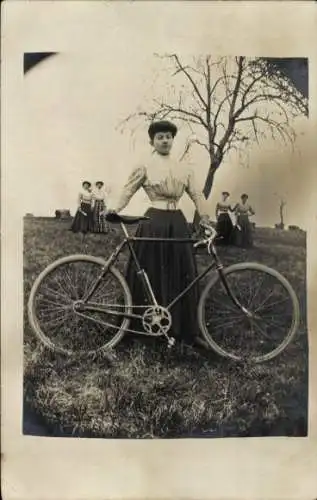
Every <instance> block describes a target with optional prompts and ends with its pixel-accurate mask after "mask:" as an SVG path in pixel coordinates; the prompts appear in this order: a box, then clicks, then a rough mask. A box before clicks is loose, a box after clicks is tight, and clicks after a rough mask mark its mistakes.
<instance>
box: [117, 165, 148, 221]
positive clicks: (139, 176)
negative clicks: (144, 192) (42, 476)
mask: <svg viewBox="0 0 317 500" xmlns="http://www.w3.org/2000/svg"><path fill="white" fill-rule="evenodd" d="M145 178H146V170H145V167H143V166H139V167H136V168H135V169H134V170H133V171H132V173H131V174H130V176H129V178H128V180H127V182H126V184H125V185H124V187H123V189H122V192H121V195H120V197H119V200H118V203H117V205H116V207H115V209H114V210H115V211H116V212H120V211H121V210H123V209H124V208H125V207H126V206H127V205H128V203H129V201H130V200H131V198H132V196H133V195H134V194H135V193H136V192H137V191H138V190H139V189H140V187H142V185H143V183H144V181H145Z"/></svg>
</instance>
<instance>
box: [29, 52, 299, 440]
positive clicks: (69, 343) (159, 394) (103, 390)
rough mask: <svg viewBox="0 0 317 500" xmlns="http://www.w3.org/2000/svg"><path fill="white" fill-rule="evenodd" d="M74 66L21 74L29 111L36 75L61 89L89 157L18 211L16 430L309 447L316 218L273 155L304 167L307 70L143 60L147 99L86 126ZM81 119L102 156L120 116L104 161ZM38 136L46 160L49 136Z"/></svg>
mask: <svg viewBox="0 0 317 500" xmlns="http://www.w3.org/2000/svg"><path fill="white" fill-rule="evenodd" d="M89 57H90V55H89ZM80 58H81V65H82V66H85V64H86V62H87V60H88V56H87V55H86V54H82V55H77V56H76V58H75V60H72V59H71V57H68V58H67V61H65V59H64V60H63V54H62V53H61V54H55V55H54V57H49V58H48V59H47V61H44V62H43V60H42V62H40V63H38V64H35V65H34V66H33V67H32V68H31V69H30V66H28V71H27V72H26V73H25V75H24V84H25V88H26V92H25V113H26V116H31V115H28V113H29V114H32V112H34V110H35V108H37V111H38V109H40V114H41V109H43V110H44V109H46V110H49V109H50V107H51V106H53V105H54V93H53V94H52V96H51V97H50V98H47V99H48V100H47V101H45V98H43V96H42V98H41V99H42V100H41V102H39V101H38V97H37V94H36V81H37V76H36V75H37V74H38V75H39V76H38V78H42V79H44V80H45V72H51V75H50V76H51V77H52V76H54V75H55V78H57V79H58V82H59V92H60V94H59V95H58V97H59V99H60V101H61V102H62V101H63V100H64V102H67V105H68V109H67V112H66V111H63V109H62V108H61V110H60V111H59V113H60V116H61V117H63V124H64V125H63V127H64V129H65V130H66V131H67V133H68V134H69V136H70V137H71V136H72V134H74V139H73V141H74V143H76V148H79V151H81V153H82V155H81V153H77V152H76V156H77V155H78V156H77V161H78V164H76V165H74V167H72V168H69V170H68V171H67V172H66V173H65V180H64V187H63V189H62V193H61V191H58V192H57V191H55V192H54V189H53V188H50V190H49V192H50V196H49V199H47V198H44V197H42V203H40V202H39V200H38V199H34V198H33V197H31V198H30V201H27V202H25V211H24V213H25V214H27V215H26V216H25V218H24V306H25V315H24V411H23V433H24V434H25V435H35V436H55V437H56V436H58V437H90V438H107V439H111V438H143V439H144V438H147V439H153V438H185V437H186V438H189V437H191V438H194V437H199V438H221V437H264V436H290V437H304V436H306V435H307V406H308V375H307V374H308V340H307V322H306V229H307V225H306V224H307V222H306V221H305V220H302V219H301V217H300V216H298V213H297V211H296V209H294V207H293V201H292V200H294V196H295V195H296V193H295V190H296V182H295V180H294V179H297V177H296V176H297V175H298V174H297V173H296V172H294V171H292V170H291V169H289V171H288V172H287V175H286V176H285V177H284V178H283V179H279V173H278V172H279V169H280V166H279V164H278V162H279V159H278V158H279V155H278V151H281V150H282V151H283V152H285V154H287V155H289V157H290V158H293V160H292V161H294V158H296V161H300V147H301V141H303V133H304V132H303V131H304V130H305V127H306V122H307V120H308V60H307V59H304V58H302V59H290V60H289V61H285V60H283V59H280V60H279V59H276V58H275V59H270V58H264V57H253V58H249V57H244V56H236V57H233V56H221V57H217V56H215V55H212V54H203V55H197V56H186V55H182V54H149V55H148V54H147V55H146V61H147V62H146V65H145V66H144V72H145V73H144V74H142V73H136V74H133V78H132V77H131V76H130V81H129V87H130V90H125V92H131V97H132V96H133V95H134V96H135V97H136V96H137V97H138V98H139V100H140V102H137V101H136V100H134V99H132V98H131V100H128V102H125V105H124V106H121V107H120V106H119V105H118V106H117V108H118V109H116V106H113V107H111V105H110V104H109V103H108V102H106V103H104V104H103V105H102V106H101V107H100V109H99V110H98V109H97V108H98V107H97V108H96V107H95V105H94V106H93V111H94V113H91V110H90V107H89V104H87V103H84V104H83V103H82V102H81V101H80V99H79V97H80V92H81V91H80V88H81V85H82V86H83V87H84V83H82V84H81V83H80V74H76V78H78V88H77V90H76V92H77V95H76V96H73V97H72V98H70V96H69V94H68V92H69V90H68V87H67V86H66V82H67V81H69V78H70V75H72V72H75V71H78V65H79V62H80ZM38 60H39V58H38ZM98 64H99V61H95V63H93V61H92V60H91V57H90V71H91V72H92V73H93V71H94V70H95V71H97V68H98ZM61 66H62V68H61ZM141 66H142V64H141V62H140V67H141ZM294 67H295V68H297V72H298V74H300V75H301V78H300V84H299V85H298V79H297V78H295V80H294ZM113 71H115V70H114V69H113ZM120 71H121V72H122V69H121V70H120ZM292 72H293V73H292ZM295 74H296V71H295ZM302 75H304V77H303V76H302ZM121 77H122V78H124V74H123V76H122V75H121ZM73 78H74V75H73ZM92 80H93V78H92ZM63 82H64V83H65V87H63ZM140 87H141V89H140ZM131 89H132V90H131ZM133 89H134V90H133ZM96 92H100V90H98V86H96ZM133 92H134V94H133ZM55 98H56V97H55ZM119 101H120V89H119V90H118V102H119ZM107 103H108V104H109V107H107V105H108V104H107ZM41 107H42V108H41ZM77 112H78V115H76V113H77ZM63 113H64V114H63ZM72 113H74V114H75V115H76V119H77V120H78V117H79V116H80V114H81V113H82V114H83V116H84V117H85V120H86V121H85V120H84V121H83V123H82V124H79V125H78V127H79V130H80V128H81V126H82V127H83V128H84V129H85V130H86V131H87V134H88V135H89V134H91V135H89V137H90V138H91V141H92V144H94V145H96V144H97V143H98V144H99V145H101V144H102V141H100V140H99V142H98V139H96V133H97V132H96V131H98V128H95V125H94V124H95V123H99V122H100V123H103V120H104V118H103V115H107V114H108V115H110V118H109V124H110V126H109V129H106V130H103V134H104V135H105V138H106V146H105V145H103V146H102V147H100V146H99V147H100V151H99V155H100V159H99V162H100V163H99V165H98V159H97V166H94V165H91V164H90V163H89V159H90V158H89V154H90V153H89V152H88V153H87V150H85V149H84V145H83V146H82V150H81V149H80V148H81V146H80V143H79V142H78V138H79V137H80V133H79V132H78V131H77V129H76V130H73V129H72V128H71V127H68V126H67V120H68V116H70V117H71V116H72ZM69 119H71V118H69ZM33 123H34V124H33V127H34V128H33V130H32V124H31V126H30V128H31V130H30V131H29V132H27V134H29V136H28V137H29V139H30V140H32V138H31V134H32V133H36V134H37V139H38V141H39V142H38V149H39V151H40V150H42V147H41V144H42V145H44V144H45V143H46V142H45V141H48V140H49V137H50V133H51V131H50V129H49V128H48V131H46V130H45V127H44V129H43V128H42V130H41V131H40V130H39V129H38V128H37V126H36V125H35V121H34V122H33ZM77 123H78V122H77ZM89 127H92V128H93V130H94V131H93V133H92V132H91V131H89ZM81 133H82V132H81ZM83 134H84V135H83V137H84V136H85V132H83ZM57 139H59V140H60V144H62V143H63V140H64V139H63V137H62V136H60V137H58V136H57ZM41 141H42V143H41ZM70 142H71V140H70ZM65 144H66V143H65ZM83 144H85V145H86V146H87V145H88V141H87V137H86V138H85V140H84V142H83ZM62 147H63V148H64V151H65V152H66V153H67V154H68V155H69V158H71V154H73V153H72V148H73V147H74V146H72V144H69V142H67V145H66V146H65V145H63V146H62ZM124 148H126V149H125V150H124ZM48 150H49V148H48ZM259 151H261V152H262V153H263V157H264V161H263V164H262V165H261V166H260V165H257V164H256V157H257V155H258V153H259ZM272 151H273V155H272ZM101 153H104V154H105V160H103V159H102V160H101V157H102V154H101ZM121 154H122V157H121V158H120V156H121ZM85 155H87V156H86V159H85V162H84V161H82V160H81V159H80V157H81V156H85ZM266 156H267V159H265V157H266ZM274 157H275V159H274V161H275V162H276V164H274V166H273V167H272V164H271V162H272V158H274ZM91 158H92V157H91ZM130 158H131V161H130ZM47 159H48V158H47ZM87 160H88V161H87ZM48 161H49V159H48ZM103 161H104V162H105V163H106V162H108V167H107V169H105V170H104V171H102V170H101V165H102V164H103ZM116 161H117V162H118V165H120V164H122V167H119V166H118V172H116V175H114V172H115V171H116V168H117V164H116ZM61 164H63V161H62V162H61ZM260 167H261V168H260ZM120 168H121V170H120ZM61 171H62V170H61V169H60V172H61ZM41 175H42V178H43V179H45V173H43V174H41ZM100 179H101V180H100ZM97 184H99V186H100V189H101V190H102V196H101V194H100V193H99V191H98V190H97ZM31 189H33V187H31ZM78 193H79V194H78ZM143 195H144V196H143ZM142 196H143V198H142ZM76 199H77V204H76ZM55 200H56V204H55V205H54V203H55ZM57 200H58V201H57ZM61 200H62V201H63V203H64V206H63V207H61V205H60V203H61ZM57 202H58V203H59V205H57ZM54 214H55V217H54ZM57 214H59V216H58V217H57ZM61 214H64V216H63V217H62V216H61Z"/></svg>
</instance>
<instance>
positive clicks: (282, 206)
mask: <svg viewBox="0 0 317 500" xmlns="http://www.w3.org/2000/svg"><path fill="white" fill-rule="evenodd" d="M285 205H286V201H285V200H280V206H279V210H280V228H281V229H284V227H285V224H284V209H285Z"/></svg>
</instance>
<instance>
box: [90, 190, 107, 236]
mask: <svg viewBox="0 0 317 500" xmlns="http://www.w3.org/2000/svg"><path fill="white" fill-rule="evenodd" d="M92 199H93V210H92V231H93V232H94V233H107V232H108V230H109V227H108V222H107V221H106V192H105V190H104V183H103V182H102V181H97V182H96V183H95V189H94V191H93V195H92Z"/></svg>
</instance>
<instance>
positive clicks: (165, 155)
mask: <svg viewBox="0 0 317 500" xmlns="http://www.w3.org/2000/svg"><path fill="white" fill-rule="evenodd" d="M176 134H177V127H176V126H175V125H174V124H173V123H171V122H169V121H158V122H153V123H152V124H151V125H150V127H149V129H148V135H149V138H150V144H151V146H152V148H153V154H152V155H151V156H150V155H149V158H148V159H147V160H145V161H144V162H140V163H139V165H138V166H137V167H136V168H135V169H134V170H133V172H132V173H131V175H130V177H129V179H128V181H127V183H126V184H125V186H124V188H123V192H122V194H121V197H120V199H119V201H118V204H117V206H116V207H115V208H114V210H109V211H110V212H121V210H123V209H124V208H125V207H126V206H127V204H128V203H129V201H130V200H131V198H132V196H133V195H134V194H135V193H136V192H137V191H138V190H139V189H140V188H143V189H144V191H145V192H146V194H147V195H148V197H149V200H150V203H151V207H150V208H149V209H148V210H147V212H146V214H145V215H146V216H148V217H149V220H145V221H141V222H140V224H139V227H138V229H137V232H136V236H138V237H145V238H146V237H148V238H149V237H152V238H154V237H156V238H168V239H169V238H170V239H171V241H170V242H156V243H154V242H146V241H136V242H135V243H134V251H135V253H136V255H137V258H138V260H139V262H140V265H141V267H142V268H143V269H144V270H145V271H146V273H147V274H148V277H149V280H150V282H151V284H152V286H153V289H154V293H155V295H156V298H157V301H158V303H159V304H162V305H163V306H166V305H167V304H168V303H169V302H170V301H172V300H173V299H174V298H175V297H176V296H177V295H178V294H179V293H180V292H182V291H183V290H184V289H185V288H186V287H187V285H188V284H189V283H190V282H191V281H192V280H193V279H194V278H195V277H196V275H197V267H196V261H195V255H194V251H193V245H192V243H177V242H173V238H186V239H187V238H190V237H191V235H190V231H189V225H188V223H187V220H186V219H185V217H184V214H183V212H182V211H181V210H180V209H179V201H180V199H181V198H182V196H183V194H184V193H185V192H187V194H188V195H189V196H190V198H191V199H192V201H193V203H194V205H195V207H196V209H197V211H198V213H199V215H200V217H201V219H202V220H204V221H206V223H209V222H210V221H209V217H208V215H207V214H208V209H207V206H206V203H205V198H204V196H203V193H202V192H201V191H200V190H199V189H198V188H197V187H196V183H195V176H194V171H193V170H192V168H190V166H189V165H185V164H184V163H180V162H179V161H178V160H176V159H173V157H171V155H170V152H171V149H172V146H173V143H174V138H175V136H176ZM127 281H128V284H129V286H130V289H131V292H132V297H133V303H134V304H135V305H136V306H138V305H145V304H147V303H148V299H147V297H145V296H144V291H143V288H142V285H141V283H140V279H139V277H138V275H137V272H136V269H135V267H134V262H133V260H131V259H130V262H129V264H128V269H127ZM197 303H198V288H197V287H193V288H192V289H191V291H190V292H189V293H188V294H187V295H185V296H184V298H183V299H182V300H181V301H180V302H179V303H178V304H177V305H176V306H175V307H173V309H172V310H171V313H172V318H173V325H172V329H171V335H173V336H174V337H175V338H177V339H179V340H180V339H182V340H185V341H187V342H188V343H193V342H196V343H198V344H200V345H203V346H204V347H206V344H204V342H203V340H202V339H201V338H200V332H199V328H198V325H197V317H196V314H197ZM131 328H133V329H134V328H135V329H140V328H142V325H139V324H138V323H137V324H136V325H133V326H131Z"/></svg>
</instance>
